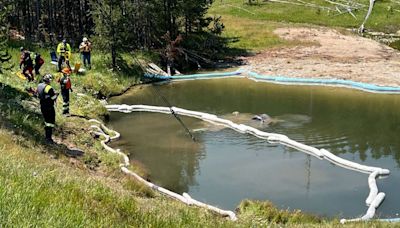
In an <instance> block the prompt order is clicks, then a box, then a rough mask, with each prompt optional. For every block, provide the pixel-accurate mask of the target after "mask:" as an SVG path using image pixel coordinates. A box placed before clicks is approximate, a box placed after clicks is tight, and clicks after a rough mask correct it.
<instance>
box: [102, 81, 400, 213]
mask: <svg viewBox="0 0 400 228" xmlns="http://www.w3.org/2000/svg"><path fill="white" fill-rule="evenodd" d="M156 88H157V89H158V90H159V91H160V93H162V94H163V95H164V96H165V97H166V98H167V99H168V100H169V102H170V103H172V105H174V106H177V107H181V108H185V109H190V110H196V111H203V112H208V113H213V114H217V115H219V116H225V117H226V118H231V119H233V120H234V121H238V122H242V123H246V124H250V125H253V126H255V127H257V128H259V129H262V130H264V131H267V132H275V133H282V134H286V135H288V136H289V137H290V138H292V139H295V140H297V141H299V142H303V143H305V144H307V145H311V146H315V147H317V148H325V149H327V150H329V151H331V152H333V153H335V154H337V155H339V156H341V157H343V158H346V159H349V160H352V161H355V162H359V163H362V164H365V165H372V166H379V167H382V168H388V169H390V170H391V175H390V176H389V177H388V178H386V179H382V180H379V181H378V187H379V189H380V191H383V192H385V193H386V200H385V201H384V203H383V204H382V206H381V207H380V208H379V210H378V215H380V216H381V217H390V216H398V214H397V213H400V206H399V205H400V196H399V188H400V169H399V164H400V140H399V135H400V96H398V95H397V96H396V95H379V94H371V93H365V92H360V91H355V90H350V89H341V88H331V87H310V86H280V85H271V84H268V83H256V82H253V81H250V80H246V79H214V80H196V81H184V82H175V83H172V84H167V85H162V86H157V87H156ZM111 102H112V103H118V104H119V103H121V104H122V103H125V104H149V105H161V106H166V104H165V103H164V102H163V101H162V99H160V97H159V96H158V95H157V93H155V92H154V88H153V87H152V86H142V87H137V88H135V89H133V90H131V91H130V92H129V93H128V94H125V95H124V96H121V97H117V98H114V99H112V101H111ZM234 111H238V112H240V113H241V114H239V115H238V116H237V117H236V116H234V115H232V114H231V113H232V112H234ZM260 113H266V114H268V115H269V116H271V117H272V118H273V119H274V120H275V121H273V122H272V123H270V124H260V123H258V122H253V121H251V120H250V117H251V116H252V115H253V114H260ZM182 119H183V121H184V122H185V123H186V125H187V126H188V127H189V128H190V129H192V130H194V129H202V131H200V130H199V131H196V132H195V133H194V135H195V137H196V139H197V142H196V143H194V142H192V141H191V139H190V137H188V135H187V134H186V133H185V131H184V129H183V128H182V127H181V126H180V125H179V123H178V122H177V121H176V120H175V119H174V117H173V116H171V115H165V114H154V113H132V114H121V113H112V115H111V119H110V123H109V124H110V125H112V127H114V128H115V129H116V130H118V131H119V132H121V134H122V139H121V140H120V141H119V142H117V143H116V144H115V145H114V146H115V147H118V148H121V149H122V150H123V151H124V152H129V153H130V154H131V158H132V159H135V160H137V161H139V162H141V163H143V164H144V166H145V167H146V169H147V171H148V172H149V174H150V179H151V180H152V181H153V182H155V183H157V184H160V185H162V186H164V187H166V188H168V189H171V190H174V191H177V192H179V193H182V192H188V193H189V194H190V195H192V196H193V197H194V198H196V199H199V200H202V201H205V202H208V203H210V204H212V205H217V206H220V207H222V208H225V209H234V208H235V207H236V206H237V205H238V204H239V202H240V201H241V200H243V199H247V198H249V199H258V200H270V201H272V202H273V203H275V204H276V205H277V206H279V207H280V208H292V209H295V208H296V209H301V210H303V211H308V212H313V213H316V214H320V215H327V216H344V217H351V216H358V215H361V214H364V213H365V212H366V210H367V207H366V206H365V199H366V197H367V195H368V193H369V188H368V184H367V178H368V175H366V174H360V173H356V172H353V171H349V170H345V169H343V168H340V167H337V166H335V165H332V164H330V163H329V162H327V161H326V160H318V159H315V158H313V157H310V156H307V155H306V154H304V153H302V152H298V151H295V150H292V149H289V148H286V147H284V146H276V145H270V144H268V143H267V142H265V141H264V140H261V139H257V138H255V137H254V136H251V135H244V134H240V133H237V132H235V131H233V130H230V129H221V128H216V127H213V126H210V125H208V124H206V123H204V122H201V121H200V120H196V119H193V118H188V117H183V118H182Z"/></svg>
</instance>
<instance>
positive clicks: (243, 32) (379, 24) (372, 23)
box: [208, 0, 400, 52]
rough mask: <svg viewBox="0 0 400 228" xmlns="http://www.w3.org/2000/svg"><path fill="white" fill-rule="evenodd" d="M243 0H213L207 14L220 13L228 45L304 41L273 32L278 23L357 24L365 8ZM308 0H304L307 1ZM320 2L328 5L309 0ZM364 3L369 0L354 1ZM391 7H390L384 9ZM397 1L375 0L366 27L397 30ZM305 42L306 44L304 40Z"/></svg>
mask: <svg viewBox="0 0 400 228" xmlns="http://www.w3.org/2000/svg"><path fill="white" fill-rule="evenodd" d="M245 2H246V1H243V0H222V1H215V2H214V3H213V5H212V7H211V8H210V10H209V12H208V14H209V15H210V16H214V15H220V16H222V22H223V23H224V25H225V26H226V27H225V31H224V32H223V35H224V36H226V37H231V38H237V42H235V43H232V44H231V47H234V48H244V49H248V50H251V51H256V52H257V51H260V50H263V49H267V48H279V47H282V46H294V45H304V44H302V43H300V42H298V41H286V40H283V39H280V38H279V37H278V36H277V35H275V34H274V33H273V31H274V30H275V29H276V28H279V27H296V26H327V27H334V28H356V29H357V28H358V27H359V26H360V25H361V23H362V21H363V20H364V17H365V14H366V10H367V7H366V8H365V10H359V11H356V12H354V14H355V15H356V17H357V19H354V18H353V17H352V16H351V15H350V14H348V13H346V14H341V15H338V12H337V11H326V10H318V9H315V8H306V7H303V6H297V5H289V4H283V3H275V2H268V1H267V2H264V1H262V0H259V3H258V4H252V5H249V4H246V3H245ZM307 2H308V1H307ZM309 2H312V3H315V4H318V5H322V6H331V5H330V4H328V3H326V2H325V1H322V0H312V1H309ZM358 2H360V3H363V4H365V5H368V4H369V1H365V0H362V1H358ZM388 7H391V9H392V10H391V11H390V10H388ZM393 9H395V10H400V4H395V3H393V2H391V1H387V0H384V1H377V2H376V4H375V7H374V10H373V13H372V14H371V16H370V18H369V20H368V22H367V24H366V28H367V29H370V30H373V31H382V32H387V33H393V32H396V31H398V30H400V23H399V21H400V13H399V12H397V11H393ZM305 45H307V44H305Z"/></svg>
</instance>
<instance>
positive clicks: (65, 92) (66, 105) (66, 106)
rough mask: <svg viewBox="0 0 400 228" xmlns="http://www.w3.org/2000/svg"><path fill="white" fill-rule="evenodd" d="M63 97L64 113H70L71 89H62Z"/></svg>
mask: <svg viewBox="0 0 400 228" xmlns="http://www.w3.org/2000/svg"><path fill="white" fill-rule="evenodd" d="M61 96H62V98H63V114H69V89H61Z"/></svg>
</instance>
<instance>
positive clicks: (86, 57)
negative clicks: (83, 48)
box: [82, 52, 92, 69]
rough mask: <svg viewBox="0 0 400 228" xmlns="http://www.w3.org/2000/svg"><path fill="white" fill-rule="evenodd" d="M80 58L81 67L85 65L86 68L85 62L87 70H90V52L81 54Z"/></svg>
mask: <svg viewBox="0 0 400 228" xmlns="http://www.w3.org/2000/svg"><path fill="white" fill-rule="evenodd" d="M82 58H83V65H85V67H86V62H87V64H88V65H89V69H90V68H92V67H91V63H90V52H82Z"/></svg>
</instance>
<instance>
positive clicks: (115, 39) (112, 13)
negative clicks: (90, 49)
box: [92, 0, 129, 70]
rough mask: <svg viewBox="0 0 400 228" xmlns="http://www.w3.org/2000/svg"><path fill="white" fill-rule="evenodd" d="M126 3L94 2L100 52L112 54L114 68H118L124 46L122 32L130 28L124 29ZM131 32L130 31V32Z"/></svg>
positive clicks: (111, 1) (111, 0) (121, 1)
mask: <svg viewBox="0 0 400 228" xmlns="http://www.w3.org/2000/svg"><path fill="white" fill-rule="evenodd" d="M123 3H126V2H125V1H123V0H105V1H97V0H94V1H93V2H92V7H93V12H92V13H93V17H94V18H93V19H94V23H95V26H96V27H95V33H96V35H97V36H96V37H95V41H96V45H97V46H98V47H99V49H100V50H106V51H107V52H109V53H111V62H112V68H113V69H114V70H115V69H116V67H117V58H118V53H119V52H118V51H119V49H121V47H122V44H123V39H122V36H123V33H122V32H121V30H125V31H127V30H128V28H123V27H122V26H123V25H124V24H123V20H122V18H123V16H124V14H126V12H124V9H125V8H126V6H123ZM128 31H129V30H128Z"/></svg>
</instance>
